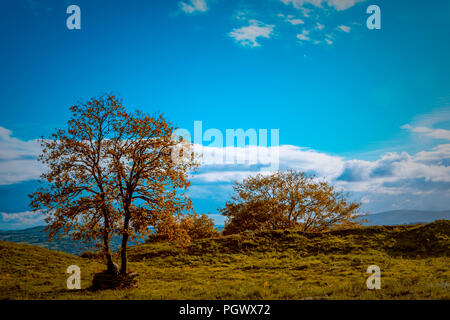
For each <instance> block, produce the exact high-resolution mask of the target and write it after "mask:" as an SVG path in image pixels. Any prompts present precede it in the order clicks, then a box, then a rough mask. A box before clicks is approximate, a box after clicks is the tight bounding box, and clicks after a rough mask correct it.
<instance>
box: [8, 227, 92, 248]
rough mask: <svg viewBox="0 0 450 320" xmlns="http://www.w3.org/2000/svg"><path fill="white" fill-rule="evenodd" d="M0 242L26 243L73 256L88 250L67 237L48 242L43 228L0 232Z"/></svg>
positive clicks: (85, 246)
mask: <svg viewBox="0 0 450 320" xmlns="http://www.w3.org/2000/svg"><path fill="white" fill-rule="evenodd" d="M0 240H2V241H10V242H16V243H28V244H33V245H37V246H39V247H43V248H47V249H50V250H56V251H63V252H67V253H71V254H75V255H79V254H81V253H83V252H84V251H87V250H88V249H89V248H88V246H87V245H83V244H80V243H76V242H74V241H73V240H72V239H71V238H70V237H68V236H65V237H63V238H62V239H60V240H58V241H56V240H55V241H50V240H49V238H48V235H47V233H46V232H45V226H38V227H34V228H28V229H23V230H9V231H0Z"/></svg>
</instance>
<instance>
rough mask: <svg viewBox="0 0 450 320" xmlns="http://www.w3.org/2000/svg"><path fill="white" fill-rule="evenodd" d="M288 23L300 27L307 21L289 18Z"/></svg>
mask: <svg viewBox="0 0 450 320" xmlns="http://www.w3.org/2000/svg"><path fill="white" fill-rule="evenodd" d="M286 21H287V22H289V23H290V24H292V25H294V26H296V25H299V24H305V21H303V20H302V19H298V18H288V19H286Z"/></svg>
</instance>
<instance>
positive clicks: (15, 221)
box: [0, 211, 45, 228]
mask: <svg viewBox="0 0 450 320" xmlns="http://www.w3.org/2000/svg"><path fill="white" fill-rule="evenodd" d="M0 219H1V222H3V223H4V224H7V225H8V226H14V225H18V226H20V227H21V228H26V227H30V226H35V225H43V224H44V223H45V221H44V219H45V217H44V216H43V215H42V214H41V213H40V212H34V211H24V212H15V213H6V212H0Z"/></svg>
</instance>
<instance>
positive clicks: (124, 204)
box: [30, 94, 197, 274]
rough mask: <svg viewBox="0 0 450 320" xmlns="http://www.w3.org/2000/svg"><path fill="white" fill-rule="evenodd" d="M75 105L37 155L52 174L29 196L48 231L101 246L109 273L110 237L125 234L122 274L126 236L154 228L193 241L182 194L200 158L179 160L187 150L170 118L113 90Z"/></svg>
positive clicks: (187, 204) (187, 202) (188, 207)
mask: <svg viewBox="0 0 450 320" xmlns="http://www.w3.org/2000/svg"><path fill="white" fill-rule="evenodd" d="M70 110H71V111H72V117H71V119H70V120H69V122H68V127H67V129H66V130H62V129H61V130H57V131H56V132H55V133H54V134H52V135H51V136H50V137H49V138H48V139H41V145H42V148H43V150H42V154H41V155H40V157H39V160H40V161H41V162H43V163H44V164H46V165H47V167H48V171H47V172H45V173H44V174H43V175H42V176H41V178H42V180H43V182H44V185H43V186H42V187H41V188H39V190H37V191H36V192H34V193H33V194H32V195H30V197H31V206H32V208H33V209H34V210H36V211H41V212H43V213H44V214H45V215H46V221H47V224H48V225H47V230H48V232H49V234H50V236H51V237H54V236H58V235H63V234H69V235H70V236H71V237H73V238H74V239H75V240H88V241H91V242H93V243H96V244H98V245H102V247H103V250H104V252H105V256H106V260H107V261H106V263H107V267H108V270H109V271H111V272H112V273H114V272H116V270H115V267H114V265H113V261H112V255H111V251H110V247H109V242H110V238H111V237H112V236H113V235H119V236H121V237H122V241H121V268H120V272H121V273H122V274H126V273H127V254H126V252H127V245H128V241H129V240H130V239H136V238H138V237H146V236H147V235H148V234H150V233H151V227H154V228H155V227H158V228H159V229H160V230H161V232H162V233H166V234H167V235H168V237H170V238H175V237H178V238H180V239H182V240H184V241H188V234H187V233H186V232H183V231H182V230H180V229H179V228H178V225H179V223H180V221H181V219H182V217H183V214H184V213H186V212H189V211H190V210H191V208H192V204H191V201H190V199H189V198H188V197H187V196H186V193H185V191H186V189H187V188H188V186H189V185H190V182H189V180H188V178H189V173H190V171H191V170H192V169H194V168H195V167H196V166H197V162H196V160H195V159H194V157H193V154H191V153H189V154H181V155H177V156H176V157H174V152H173V151H174V150H177V152H181V153H183V149H181V150H179V149H177V146H178V142H177V141H175V140H174V139H172V133H173V131H174V128H173V127H172V125H171V124H170V122H168V121H167V120H166V119H165V118H164V117H163V116H162V115H160V114H156V115H153V116H152V115H148V114H145V113H142V112H135V113H129V112H127V111H126V109H125V108H124V107H123V106H122V102H121V100H120V99H118V98H117V97H116V96H114V95H112V94H106V95H104V96H101V97H98V98H92V99H90V100H89V101H88V102H86V103H79V104H77V105H75V106H73V107H72V108H71V109H70ZM178 231H180V232H178ZM98 239H101V240H102V242H101V243H100V242H98V241H97V240H98Z"/></svg>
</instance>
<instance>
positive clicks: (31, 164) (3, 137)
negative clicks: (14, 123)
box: [0, 127, 44, 185]
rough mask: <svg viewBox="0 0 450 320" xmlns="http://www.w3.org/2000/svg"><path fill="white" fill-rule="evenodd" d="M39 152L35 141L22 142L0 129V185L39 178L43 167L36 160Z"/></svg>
mask: <svg viewBox="0 0 450 320" xmlns="http://www.w3.org/2000/svg"><path fill="white" fill-rule="evenodd" d="M40 152H41V147H40V144H39V142H38V141H37V140H29V141H23V140H20V139H17V138H14V137H12V132H11V131H10V130H8V129H6V128H3V127H0V185H8V184H13V183H19V182H22V181H27V180H31V179H37V178H39V176H40V174H41V173H42V171H43V169H44V166H43V165H42V164H41V163H39V162H38V161H37V160H36V158H37V156H38V155H39V153H40Z"/></svg>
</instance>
